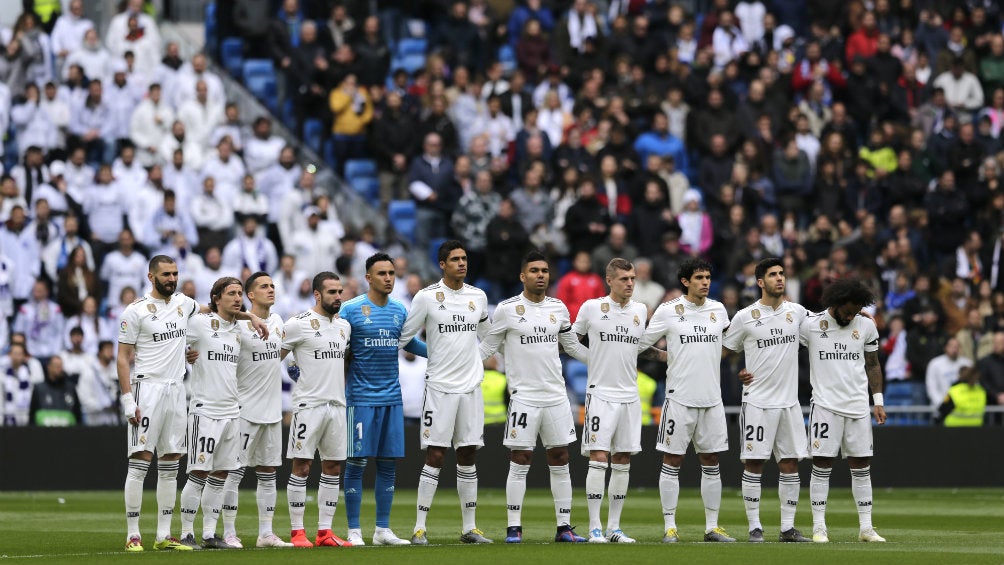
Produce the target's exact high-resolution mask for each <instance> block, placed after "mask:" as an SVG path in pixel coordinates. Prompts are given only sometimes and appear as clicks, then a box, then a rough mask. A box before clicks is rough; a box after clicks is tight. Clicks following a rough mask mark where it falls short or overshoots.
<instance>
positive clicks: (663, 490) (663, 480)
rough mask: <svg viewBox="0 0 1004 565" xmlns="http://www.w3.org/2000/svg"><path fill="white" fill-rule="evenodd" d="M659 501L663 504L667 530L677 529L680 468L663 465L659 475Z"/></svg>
mask: <svg viewBox="0 0 1004 565" xmlns="http://www.w3.org/2000/svg"><path fill="white" fill-rule="evenodd" d="M659 500H660V501H661V502H662V519H663V522H664V525H665V528H666V529H667V530H668V529H670V528H675V527H676V506H677V503H678V502H679V501H680V468H679V467H673V466H671V465H667V464H665V463H663V464H662V472H661V473H659Z"/></svg>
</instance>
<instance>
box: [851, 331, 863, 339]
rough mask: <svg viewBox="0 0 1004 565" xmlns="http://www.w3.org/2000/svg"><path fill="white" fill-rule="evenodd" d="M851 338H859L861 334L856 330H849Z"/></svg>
mask: <svg viewBox="0 0 1004 565" xmlns="http://www.w3.org/2000/svg"><path fill="white" fill-rule="evenodd" d="M851 339H861V334H860V333H858V330H854V331H853V332H851Z"/></svg>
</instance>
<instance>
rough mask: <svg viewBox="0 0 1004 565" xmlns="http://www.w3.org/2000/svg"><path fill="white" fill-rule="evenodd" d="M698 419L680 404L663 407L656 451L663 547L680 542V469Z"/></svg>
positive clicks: (669, 404) (668, 402)
mask: <svg viewBox="0 0 1004 565" xmlns="http://www.w3.org/2000/svg"><path fill="white" fill-rule="evenodd" d="M696 423H697V421H696V417H695V415H693V414H691V413H690V410H689V409H688V408H687V407H686V406H683V405H681V404H678V403H676V402H674V401H672V400H670V399H669V398H667V399H666V401H665V402H664V403H663V406H662V420H661V422H660V423H659V435H658V438H657V442H658V443H656V446H655V448H656V450H658V451H661V452H662V453H663V455H662V470H661V472H660V473H659V500H660V502H661V503H662V518H663V526H664V527H665V531H666V533H665V535H664V536H663V538H662V541H663V543H674V542H677V541H679V539H680V538H679V534H678V533H677V530H676V508H677V506H678V504H679V501H680V465H682V464H683V456H684V454H685V453H686V452H687V446H688V445H689V444H690V438H691V437H692V436H693V434H694V426H695V425H696Z"/></svg>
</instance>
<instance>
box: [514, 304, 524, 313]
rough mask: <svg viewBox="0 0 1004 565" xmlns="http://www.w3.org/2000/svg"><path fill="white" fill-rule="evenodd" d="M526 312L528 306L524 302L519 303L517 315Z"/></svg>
mask: <svg viewBox="0 0 1004 565" xmlns="http://www.w3.org/2000/svg"><path fill="white" fill-rule="evenodd" d="M525 313H526V306H523V305H522V304H517V305H516V315H517V316H522V315H523V314H525Z"/></svg>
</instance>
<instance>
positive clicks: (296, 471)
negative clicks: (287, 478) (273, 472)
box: [290, 459, 311, 478]
mask: <svg viewBox="0 0 1004 565" xmlns="http://www.w3.org/2000/svg"><path fill="white" fill-rule="evenodd" d="M310 463H311V461H310V460H309V459H293V464H292V467H291V469H290V473H292V474H293V475H296V476H297V477H303V478H306V477H307V475H309V474H310Z"/></svg>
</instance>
